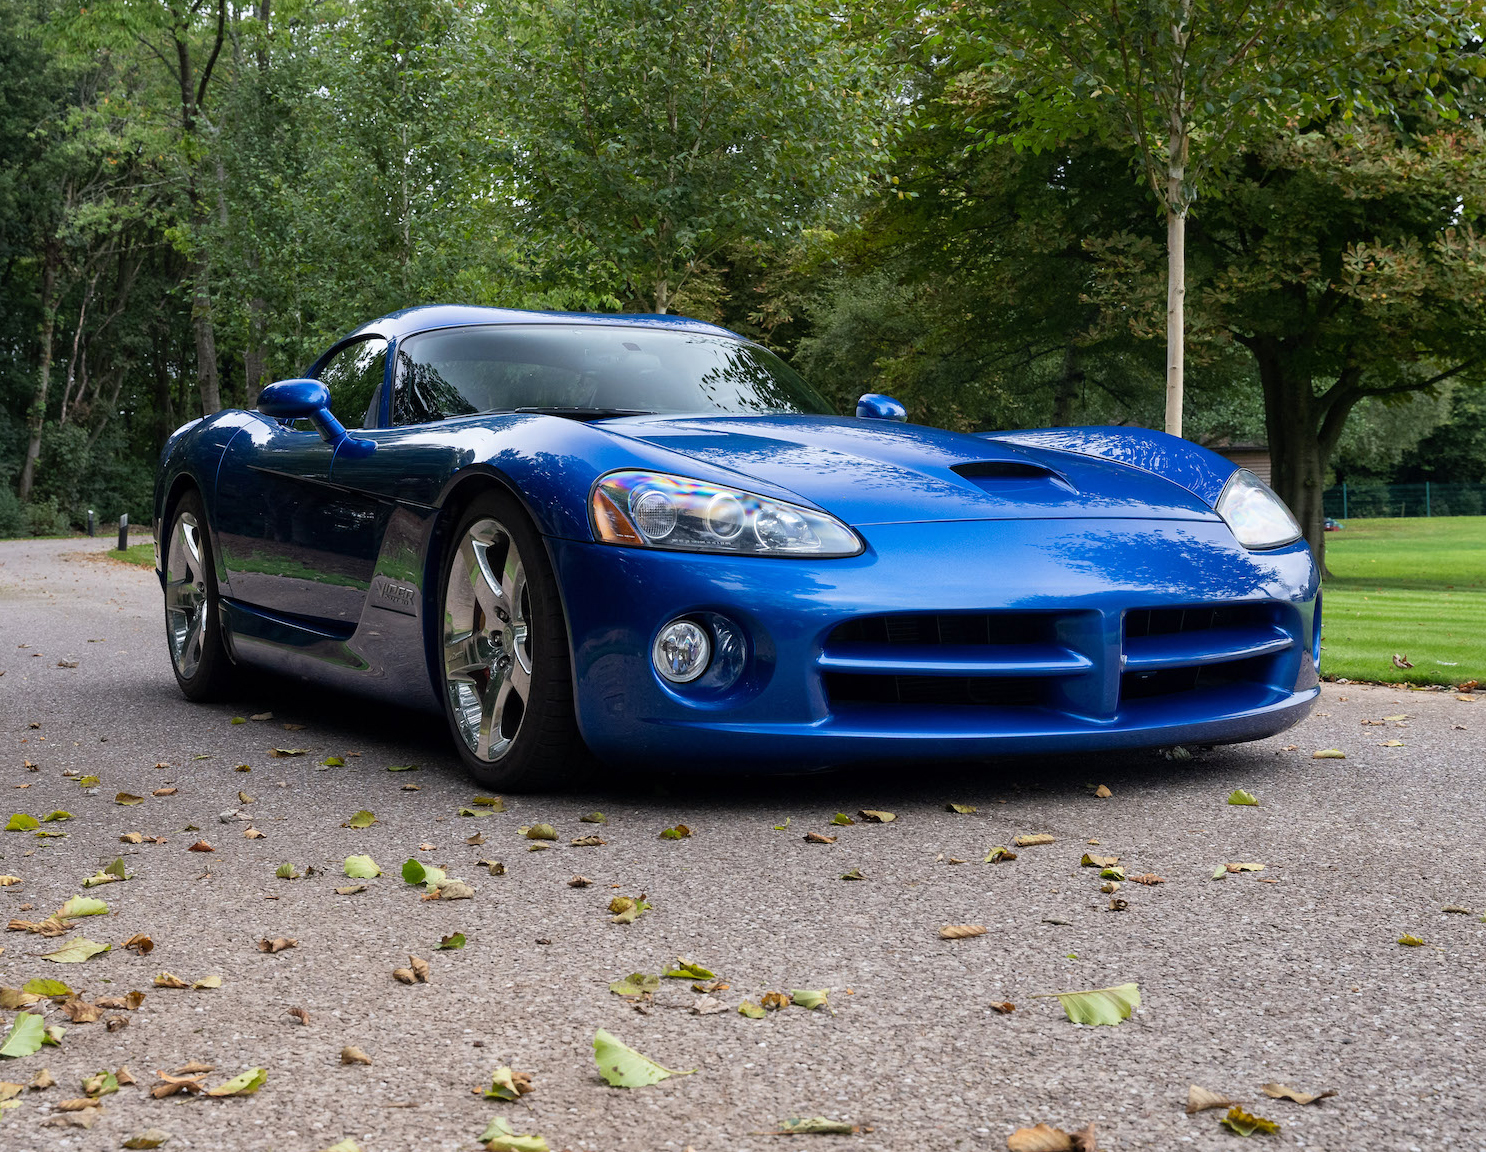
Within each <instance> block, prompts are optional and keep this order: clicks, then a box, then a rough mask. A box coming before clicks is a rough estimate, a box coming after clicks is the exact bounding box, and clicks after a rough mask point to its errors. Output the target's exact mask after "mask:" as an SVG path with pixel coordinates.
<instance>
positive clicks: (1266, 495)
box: [1218, 468, 1302, 548]
mask: <svg viewBox="0 0 1486 1152" xmlns="http://www.w3.org/2000/svg"><path fill="white" fill-rule="evenodd" d="M1218 515H1219V516H1221V517H1222V518H1223V519H1224V520H1226V521H1227V522H1228V527H1229V528H1231V529H1233V534H1234V535H1235V536H1237V537H1238V542H1239V543H1240V544H1242V545H1243V546H1244V547H1245V548H1278V547H1279V546H1280V545H1281V544H1290V543H1293V542H1294V541H1296V540H1299V539H1300V537H1301V535H1302V533H1301V531H1300V525H1299V524H1297V523H1296V522H1295V517H1294V516H1292V515H1290V509H1288V508H1286V507H1285V502H1284V501H1283V500H1281V499H1280V498H1279V497H1278V496H1276V495H1275V494H1274V493H1273V492H1271V491H1270V489H1269V485H1268V484H1266V483H1264V481H1263V480H1261V479H1259V477H1257V476H1255V475H1254V474H1253V473H1252V472H1250V471H1249V470H1248V469H1247V468H1240V469H1239V470H1238V471H1237V472H1235V473H1234V474H1233V475H1232V476H1230V477H1229V478H1228V483H1227V484H1225V485H1224V486H1223V494H1222V495H1221V496H1219V497H1218Z"/></svg>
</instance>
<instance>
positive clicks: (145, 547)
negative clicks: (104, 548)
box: [108, 540, 155, 568]
mask: <svg viewBox="0 0 1486 1152" xmlns="http://www.w3.org/2000/svg"><path fill="white" fill-rule="evenodd" d="M108 558H109V559H110V560H122V561H123V562H124V563H125V564H138V565H139V566H140V567H141V568H153V567H154V566H155V543H154V541H153V540H147V541H145V542H144V543H143V544H131V545H129V547H128V548H126V549H125V550H124V551H122V552H120V551H119V550H118V549H117V548H110V549H109V550H108Z"/></svg>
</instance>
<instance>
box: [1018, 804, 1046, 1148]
mask: <svg viewBox="0 0 1486 1152" xmlns="http://www.w3.org/2000/svg"><path fill="white" fill-rule="evenodd" d="M1012 843H1013V844H1015V845H1016V846H1017V847H1018V848H1032V847H1035V846H1036V845H1038V844H1056V843H1057V838H1056V837H1054V836H1050V835H1048V834H1047V833H1046V832H1034V833H1032V834H1031V835H1030V836H1018V837H1017V838H1016V839H1015V840H1013V841H1012ZM1040 1127H1044V1128H1045V1127H1047V1125H1045V1124H1044V1125H1040Z"/></svg>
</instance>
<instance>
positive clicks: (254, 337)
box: [243, 261, 268, 408]
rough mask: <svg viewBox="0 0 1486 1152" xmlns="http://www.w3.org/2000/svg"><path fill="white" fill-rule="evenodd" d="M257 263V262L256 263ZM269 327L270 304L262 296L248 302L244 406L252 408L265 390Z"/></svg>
mask: <svg viewBox="0 0 1486 1152" xmlns="http://www.w3.org/2000/svg"><path fill="white" fill-rule="evenodd" d="M255 263H256V261H255ZM267 325H268V302H267V301H266V300H264V299H263V297H262V296H254V297H253V298H252V299H251V300H249V301H248V346H247V347H246V348H244V349H243V388H244V395H243V406H244V407H245V408H250V407H252V405H253V404H254V402H255V401H256V400H257V398H258V393H259V392H261V391H262V390H263V372H264V369H265V368H266V367H267V366H268V347H267V346H266V345H265V344H264V341H263V334H264V330H265V328H266V327H267Z"/></svg>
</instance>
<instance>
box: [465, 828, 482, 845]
mask: <svg viewBox="0 0 1486 1152" xmlns="http://www.w3.org/2000/svg"><path fill="white" fill-rule="evenodd" d="M465 843H466V844H470V845H473V846H475V847H478V846H479V845H481V844H483V843H485V833H483V832H476V833H475V834H474V835H473V836H470V837H468V838H466V840H465Z"/></svg>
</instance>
